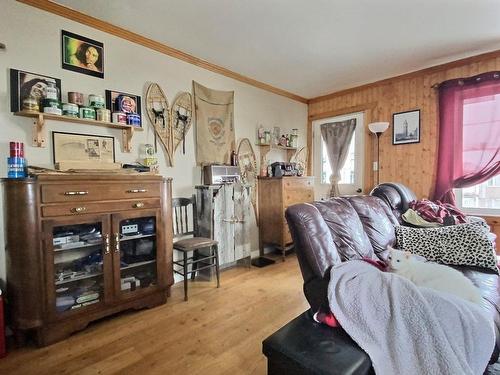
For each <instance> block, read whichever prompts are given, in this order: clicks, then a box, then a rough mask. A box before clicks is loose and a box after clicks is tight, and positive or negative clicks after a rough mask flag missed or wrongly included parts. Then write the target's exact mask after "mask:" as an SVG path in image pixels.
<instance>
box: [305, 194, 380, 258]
mask: <svg viewBox="0 0 500 375" xmlns="http://www.w3.org/2000/svg"><path fill="white" fill-rule="evenodd" d="M313 205H314V206H316V208H317V209H318V210H319V212H320V213H321V216H323V220H324V221H325V223H326V225H327V226H328V228H329V229H330V232H331V235H332V238H333V242H334V243H335V246H336V247H337V249H338V252H339V255H340V258H341V259H342V261H346V260H349V259H360V258H363V257H367V258H371V259H377V257H376V256H375V253H374V252H373V247H372V245H371V243H370V239H369V238H368V235H367V234H366V233H365V229H364V227H363V224H362V223H361V220H360V219H359V216H358V213H357V212H356V210H355V209H354V208H353V206H352V205H351V204H350V203H349V201H348V200H347V199H345V198H331V199H328V200H325V201H318V202H314V203H313Z"/></svg>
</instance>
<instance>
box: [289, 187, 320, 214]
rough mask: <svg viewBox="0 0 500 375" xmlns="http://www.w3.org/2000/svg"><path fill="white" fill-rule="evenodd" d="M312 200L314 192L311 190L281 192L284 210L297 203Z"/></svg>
mask: <svg viewBox="0 0 500 375" xmlns="http://www.w3.org/2000/svg"><path fill="white" fill-rule="evenodd" d="M313 200H314V190H313V189H312V188H310V189H306V188H303V189H301V190H290V191H286V190H285V191H284V192H283V206H284V209H286V208H287V207H288V206H291V205H292V204H297V203H307V202H312V201H313Z"/></svg>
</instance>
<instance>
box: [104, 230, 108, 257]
mask: <svg viewBox="0 0 500 375" xmlns="http://www.w3.org/2000/svg"><path fill="white" fill-rule="evenodd" d="M104 243H105V245H106V247H105V250H104V254H109V234H106V235H105V236H104Z"/></svg>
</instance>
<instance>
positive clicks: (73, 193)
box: [64, 191, 89, 195]
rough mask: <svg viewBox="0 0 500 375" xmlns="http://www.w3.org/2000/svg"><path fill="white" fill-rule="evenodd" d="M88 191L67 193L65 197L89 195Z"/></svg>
mask: <svg viewBox="0 0 500 375" xmlns="http://www.w3.org/2000/svg"><path fill="white" fill-rule="evenodd" d="M88 193H89V192H88V191H65V192H64V195H87V194H88Z"/></svg>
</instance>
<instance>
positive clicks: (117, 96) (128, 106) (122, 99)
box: [106, 90, 142, 124]
mask: <svg viewBox="0 0 500 375" xmlns="http://www.w3.org/2000/svg"><path fill="white" fill-rule="evenodd" d="M117 100H118V101H117ZM106 108H108V109H109V110H110V111H111V113H113V112H125V113H127V114H128V113H137V114H138V115H139V117H140V119H141V124H142V113H141V97H140V96H139V95H134V94H127V93H124V92H120V91H113V90H106Z"/></svg>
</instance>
